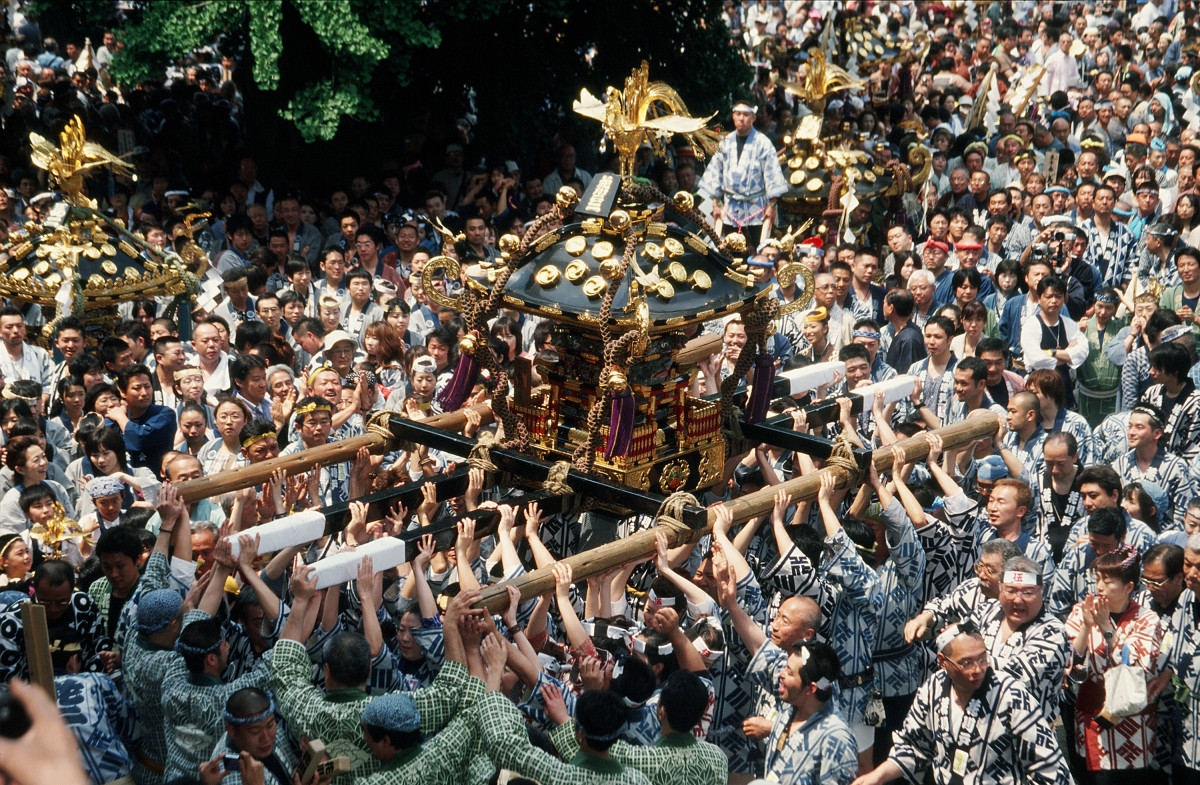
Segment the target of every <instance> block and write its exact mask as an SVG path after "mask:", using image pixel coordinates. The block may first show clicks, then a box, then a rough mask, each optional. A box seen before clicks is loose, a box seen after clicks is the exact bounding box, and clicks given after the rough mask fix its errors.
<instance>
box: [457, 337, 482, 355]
mask: <svg viewBox="0 0 1200 785" xmlns="http://www.w3.org/2000/svg"><path fill="white" fill-rule="evenodd" d="M476 345H477V341H476V340H475V336H474V335H470V334H467V335H464V336H463V338H462V340H461V341H459V342H458V348H459V349H460V350H461V351H462V352H464V353H465V354H474V353H475V346H476Z"/></svg>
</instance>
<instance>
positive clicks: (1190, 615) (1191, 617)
mask: <svg viewBox="0 0 1200 785" xmlns="http://www.w3.org/2000/svg"><path fill="white" fill-rule="evenodd" d="M1184 595H1188V596H1187V597H1186V600H1187V601H1186V602H1185V601H1184V600H1185V596H1184ZM1179 605H1180V606H1182V607H1183V612H1182V614H1175V615H1174V616H1179V615H1182V616H1183V618H1182V619H1181V620H1180V623H1179V624H1178V626H1176V625H1175V624H1174V623H1173V622H1172V623H1171V632H1170V633H1168V634H1170V635H1172V637H1173V640H1171V641H1170V642H1169V644H1168V640H1167V635H1164V636H1163V644H1162V648H1163V649H1165V650H1166V661H1165V662H1164V663H1163V664H1164V665H1165V666H1170V667H1171V669H1172V670H1174V671H1175V678H1174V679H1172V682H1171V686H1169V687H1167V689H1166V690H1164V691H1163V695H1164V696H1165V695H1166V694H1168V693H1173V699H1174V702H1175V703H1176V704H1177V705H1178V707H1179V709H1180V714H1181V717H1180V727H1179V729H1178V730H1179V738H1177V739H1175V744H1174V745H1173V746H1174V752H1175V756H1174V757H1175V760H1174V762H1175V763H1177V764H1180V765H1183V766H1186V767H1187V768H1189V769H1197V770H1200V657H1197V656H1196V654H1197V653H1198V652H1200V602H1198V601H1197V600H1196V598H1195V596H1193V595H1192V594H1191V590H1190V589H1184V593H1183V594H1181V595H1180V596H1179ZM1161 700H1166V698H1165V697H1164V698H1162V699H1161Z"/></svg>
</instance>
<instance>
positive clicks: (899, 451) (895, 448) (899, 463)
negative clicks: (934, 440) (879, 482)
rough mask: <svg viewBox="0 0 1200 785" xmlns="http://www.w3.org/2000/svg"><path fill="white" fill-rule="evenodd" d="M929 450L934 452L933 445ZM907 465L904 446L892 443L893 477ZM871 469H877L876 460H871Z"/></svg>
mask: <svg viewBox="0 0 1200 785" xmlns="http://www.w3.org/2000/svg"><path fill="white" fill-rule="evenodd" d="M929 451H930V452H931V453H932V452H933V448H932V447H931V448H930V450H929ZM905 465H906V461H905V458H904V448H903V447H901V446H900V445H898V444H893V445H892V477H896V476H897V475H898V474H900V472H902V471H904V467H905ZM871 471H875V462H874V461H872V462H871ZM876 476H878V473H876Z"/></svg>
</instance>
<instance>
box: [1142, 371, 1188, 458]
mask: <svg viewBox="0 0 1200 785" xmlns="http://www.w3.org/2000/svg"><path fill="white" fill-rule="evenodd" d="M1165 398H1166V396H1165V393H1164V389H1163V386H1162V385H1161V384H1153V385H1151V386H1150V388H1149V389H1147V390H1146V392H1144V393H1142V400H1141V403H1148V404H1150V405H1152V406H1154V407H1156V408H1157V409H1158V410H1159V411H1166V408H1165V407H1164V406H1163V402H1164V400H1165ZM1159 443H1160V444H1162V445H1164V446H1165V447H1166V449H1167V452H1169V453H1171V454H1172V455H1177V456H1179V457H1180V458H1182V459H1183V460H1184V461H1185V462H1187V463H1191V462H1192V461H1194V460H1196V458H1197V457H1198V456H1200V390H1197V389H1196V385H1195V384H1194V383H1193V382H1192V380H1191V379H1186V380H1184V383H1183V389H1182V390H1180V391H1179V397H1178V398H1176V399H1175V405H1174V406H1172V407H1171V413H1170V414H1169V415H1167V422H1166V424H1165V425H1164V426H1163V435H1162V439H1160V440H1159Z"/></svg>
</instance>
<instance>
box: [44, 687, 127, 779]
mask: <svg viewBox="0 0 1200 785" xmlns="http://www.w3.org/2000/svg"><path fill="white" fill-rule="evenodd" d="M54 691H55V693H56V694H57V696H58V710H59V712H60V713H61V714H62V718H63V720H64V721H65V722H66V723H67V726H68V727H70V729H71V733H73V734H75V740H76V741H78V742H79V757H80V759H81V761H82V763H83V770H84V771H85V772H87V775H88V779H89V780H91V781H92V782H93V783H95V784H96V785H100V784H101V783H105V782H112V781H113V780H117V779H120V778H122V777H125V776H128V775H129V773H130V771H131V770H132V767H133V759H132V758H131V757H130V756H129V753H128V752H127V751H126V747H127V746H132V745H133V744H134V743H135V742H136V741H137V739H138V737H139V736H140V735H141V734H140V726H139V724H138V713H137V711H136V710H135V709H134V706H133V703H132V702H130V700H129V699H128V698H126V697H125V696H124V695H122V694H121V690H120V688H119V687H117V685H116V683H115V682H114V681H113V680H112V679H110V678H108V677H107V676H105V675H103V674H100V673H76V674H74V675H69V676H55V677H54Z"/></svg>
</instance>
